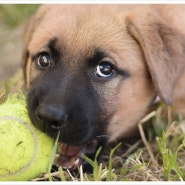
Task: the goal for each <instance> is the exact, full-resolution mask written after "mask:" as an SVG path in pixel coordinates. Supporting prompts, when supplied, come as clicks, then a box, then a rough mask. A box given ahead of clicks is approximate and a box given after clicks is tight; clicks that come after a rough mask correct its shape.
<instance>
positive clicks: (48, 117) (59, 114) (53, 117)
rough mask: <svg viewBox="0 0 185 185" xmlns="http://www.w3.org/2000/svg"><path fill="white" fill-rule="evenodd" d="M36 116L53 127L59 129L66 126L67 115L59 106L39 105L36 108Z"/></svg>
mask: <svg viewBox="0 0 185 185" xmlns="http://www.w3.org/2000/svg"><path fill="white" fill-rule="evenodd" d="M36 117H37V119H38V120H39V121H42V122H43V123H44V124H49V126H50V127H52V128H53V129H60V128H62V127H65V126H66V124H67V118H68V115H67V114H66V113H65V111H64V110H62V109H60V108H56V107H53V106H45V105H40V106H39V107H38V108H37V110H36Z"/></svg>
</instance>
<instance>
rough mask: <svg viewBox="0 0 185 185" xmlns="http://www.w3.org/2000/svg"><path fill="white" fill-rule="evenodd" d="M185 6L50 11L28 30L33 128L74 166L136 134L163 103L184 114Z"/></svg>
mask: <svg viewBox="0 0 185 185" xmlns="http://www.w3.org/2000/svg"><path fill="white" fill-rule="evenodd" d="M184 30H185V7H184V5H43V6H41V7H40V8H39V10H38V11H37V13H36V14H35V15H34V16H33V17H32V18H31V20H30V22H29V24H28V25H27V27H26V30H25V36H24V49H23V57H22V61H23V71H24V76H25V83H26V85H27V89H28V96H27V107H28V113H29V116H30V119H31V121H32V122H33V123H34V125H35V126H36V127H37V128H38V129H40V130H42V131H43V132H45V133H47V134H48V135H49V136H51V137H53V138H56V136H57V135H58V133H60V135H59V142H60V143H62V144H59V152H60V153H61V156H60V158H58V160H57V164H58V165H61V166H62V167H66V168H73V167H74V166H78V165H80V164H81V162H82V161H81V155H82V154H84V153H85V154H89V155H91V153H93V152H95V151H96V148H97V147H98V146H99V145H104V144H105V143H111V142H113V141H115V140H116V141H117V140H119V139H121V138H124V137H128V136H131V135H132V133H133V130H134V129H135V128H137V123H138V122H139V120H140V119H141V118H143V117H144V116H145V115H146V114H147V112H148V110H149V109H150V107H151V106H152V104H153V102H154V100H155V98H156V97H160V99H161V100H162V101H163V102H164V103H166V104H172V102H174V104H175V105H177V107H180V108H181V109H183V104H184V101H185V100H184V99H185V96H184V94H185V88H184V87H183V85H184V82H183V76H185V75H184V68H185V33H184V32H185V31H184Z"/></svg>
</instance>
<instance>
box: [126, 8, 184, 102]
mask: <svg viewBox="0 0 185 185" xmlns="http://www.w3.org/2000/svg"><path fill="white" fill-rule="evenodd" d="M126 26H127V30H128V32H129V34H130V35H131V36H132V37H133V38H134V39H135V40H136V41H137V42H138V44H139V45H140V47H141V48H142V51H143V54H144V57H145V60H146V64H147V67H148V69H149V72H150V74H151V77H152V80H153V84H154V87H155V89H156V92H157V93H158V95H159V96H160V98H161V99H162V100H163V101H164V102H165V103H167V104H171V103H172V97H173V91H174V88H175V85H176V83H177V81H178V79H179V77H180V76H181V74H182V71H183V70H184V68H185V36H184V35H182V34H181V33H179V32H178V31H177V30H175V29H173V28H171V27H170V26H169V25H167V24H166V23H164V21H162V20H161V19H160V18H159V17H157V15H154V14H152V13H150V12H143V11H133V12H132V13H130V14H129V15H128V16H127V17H126Z"/></svg>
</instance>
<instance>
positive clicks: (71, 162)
mask: <svg viewBox="0 0 185 185" xmlns="http://www.w3.org/2000/svg"><path fill="white" fill-rule="evenodd" d="M97 147H98V141H97V140H92V141H91V142H89V143H87V144H86V145H84V146H72V145H68V144H65V143H58V150H57V157H56V159H55V161H54V165H55V166H57V167H60V166H61V167H62V168H63V169H71V170H75V169H76V168H78V167H79V166H80V165H85V164H86V163H87V162H86V161H85V159H84V155H85V156H88V157H90V158H93V157H92V156H93V155H95V152H96V150H97Z"/></svg>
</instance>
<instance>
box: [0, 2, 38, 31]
mask: <svg viewBox="0 0 185 185" xmlns="http://www.w3.org/2000/svg"><path fill="white" fill-rule="evenodd" d="M38 6H39V5H38V4H31V5H29V4H1V5H0V22H1V23H3V24H4V25H5V26H6V27H7V28H8V29H13V28H14V27H15V26H17V25H19V24H21V23H23V22H24V21H26V20H27V19H28V17H30V15H32V14H33V13H34V12H35V10H36V9H37V8H38Z"/></svg>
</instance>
